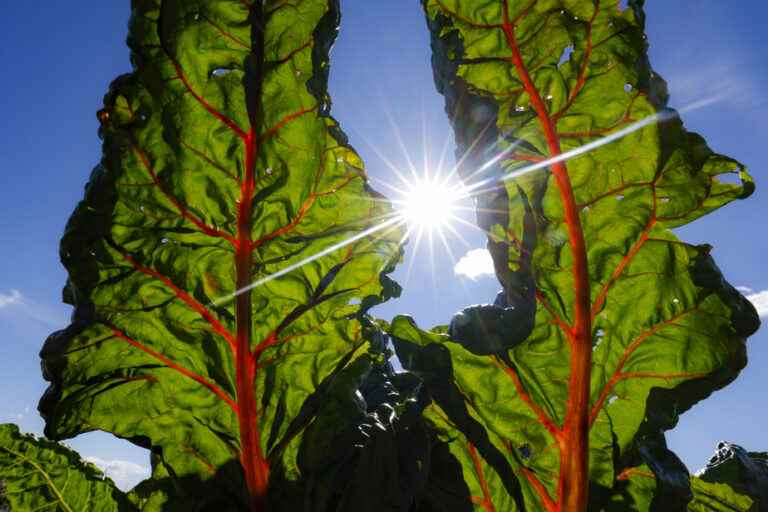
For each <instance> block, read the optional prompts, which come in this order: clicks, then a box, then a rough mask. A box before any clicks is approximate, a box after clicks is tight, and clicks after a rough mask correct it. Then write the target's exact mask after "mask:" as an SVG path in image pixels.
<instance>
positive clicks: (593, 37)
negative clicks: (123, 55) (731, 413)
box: [0, 0, 768, 512]
mask: <svg viewBox="0 0 768 512" xmlns="http://www.w3.org/2000/svg"><path fill="white" fill-rule="evenodd" d="M630 4H631V5H630V8H627V9H622V8H620V5H619V2H618V1H617V0H594V1H592V0H573V1H568V0H540V1H536V0H461V1H459V0H424V1H423V5H424V8H425V11H426V15H427V20H428V26H429V29H430V31H431V34H432V48H433V53H434V56H433V67H434V72H435V78H436V83H437V86H438V89H439V92H440V93H442V94H443V95H444V96H445V98H446V105H447V110H448V112H449V114H450V115H451V119H452V123H453V127H454V129H455V132H456V142H457V148H458V153H459V155H460V162H461V165H460V167H459V170H460V173H461V175H462V178H463V180H464V183H465V185H466V187H467V188H468V190H471V191H472V193H473V195H474V196H475V197H476V203H477V221H478V225H479V226H480V227H481V228H482V229H484V230H485V231H487V233H488V248H489V251H490V252H491V255H492V257H493V260H494V265H495V269H496V275H497V277H498V279H499V282H500V284H501V286H502V288H503V289H502V292H500V294H499V296H498V297H497V299H496V301H495V303H494V304H489V305H481V306H472V307H468V308H466V309H465V310H463V311H462V312H460V313H459V314H457V315H456V316H455V317H454V318H453V319H451V320H450V322H447V323H449V325H446V326H441V327H436V328H434V329H432V330H430V331H425V330H421V329H419V328H418V327H417V326H416V324H415V322H414V321H413V320H412V319H410V318H408V317H398V318H396V319H394V320H393V321H392V322H391V323H386V322H381V321H376V320H374V319H372V318H371V317H370V316H369V314H368V311H369V310H370V308H371V307H373V306H375V305H376V304H378V303H380V302H382V301H384V300H386V299H388V298H390V297H392V296H396V295H397V294H398V293H399V287H398V285H397V284H396V283H394V282H393V281H391V280H390V279H389V278H388V277H387V274H388V273H389V272H391V271H392V270H393V268H394V265H395V263H396V262H397V260H398V259H399V258H400V254H401V251H402V247H401V239H402V236H403V233H402V232H401V229H400V227H399V226H400V224H401V222H399V221H400V219H399V217H398V215H397V214H396V213H395V212H393V211H392V210H391V207H390V206H389V204H388V203H387V202H386V201H385V200H383V198H382V197H381V196H380V195H378V194H377V193H376V192H374V191H373V190H372V189H371V188H370V187H369V186H368V184H367V178H366V174H365V171H364V168H363V164H362V162H361V161H360V158H359V157H358V156H357V154H356V153H355V152H354V150H353V149H352V148H351V147H350V146H349V144H348V142H347V139H346V136H345V135H344V133H343V132H342V131H341V129H340V127H339V126H338V124H337V123H336V121H335V120H334V119H333V118H332V117H330V113H329V110H330V99H329V97H328V93H327V78H328V72H329V60H328V54H329V50H330V47H331V44H332V43H333V40H334V38H335V35H336V31H337V27H338V22H339V5H338V0H299V1H291V2H289V1H278V0H275V1H263V2H262V1H259V0H219V1H214V0H193V1H186V0H185V1H181V0H133V1H132V16H131V23H130V31H129V38H128V43H129V46H130V47H131V51H132V62H133V65H134V71H133V72H132V73H131V74H128V75H124V76H121V77H119V78H117V79H116V80H115V81H114V82H113V84H112V85H111V87H110V90H109V92H108V94H107V95H106V97H105V99H104V108H103V109H102V110H100V111H99V113H98V117H99V120H100V123H101V128H100V135H101V137H102V138H103V141H104V145H103V155H102V159H101V162H100V163H99V165H97V166H96V168H95V169H94V171H93V173H92V175H91V178H90V180H89V182H88V185H87V187H86V192H85V197H84V199H83V201H82V202H81V203H80V204H79V205H78V207H77V208H76V210H75V212H74V213H73V215H72V217H71V218H70V220H69V222H68V224H67V227H66V231H65V234H64V237H63V239H62V243H61V259H62V261H63V263H64V265H65V266H66V268H67V270H68V272H69V280H68V282H67V285H66V287H65V290H64V298H65V301H66V302H67V303H69V304H72V305H73V306H74V314H73V321H72V324H71V325H70V326H69V327H68V328H66V329H65V330H63V331H59V332H57V333H54V334H53V335H51V337H50V338H49V339H48V340H47V341H46V342H45V345H44V347H43V349H42V351H41V357H42V359H43V373H44V377H45V378H46V379H47V380H48V381H49V382H50V387H49V388H48V390H47V391H46V393H45V396H44V397H43V398H42V400H41V402H40V411H41V413H42V414H43V417H44V418H45V420H46V429H45V434H46V437H47V438H49V440H45V439H35V438H33V437H31V436H25V435H22V434H20V433H19V432H18V429H17V428H16V427H15V426H13V425H5V426H2V427H0V508H2V507H3V506H6V507H9V508H10V510H13V511H26V510H39V509H42V508H46V509H48V510H61V511H66V512H70V511H80V510H95V511H102V510H103V511H113V510H120V511H135V510H141V511H155V510H184V511H187V510H232V511H236V510H249V511H282V510H285V511H295V510H306V511H360V510H365V511H369V510H370V511H411V510H412V511H421V512H428V511H471V510H478V511H485V512H490V511H498V512H501V511H516V510H517V511H538V510H546V511H549V512H553V511H584V510H596V511H597V510H610V511H625V510H626V511H631V510H662V511H674V510H693V511H721V510H722V511H728V510H739V511H748V510H751V511H753V512H754V511H756V510H764V509H765V507H766V506H768V497H767V496H766V495H765V494H766V492H765V489H766V487H767V486H768V469H767V468H768V463H767V462H766V461H767V460H768V459H766V456H765V454H761V453H751V452H746V451H744V450H743V449H741V448H739V447H737V446H735V445H726V444H723V445H721V446H720V447H719V452H718V455H717V456H716V457H714V458H713V460H712V462H711V464H710V465H709V466H708V467H707V469H706V471H705V472H704V473H702V474H701V475H699V476H698V477H690V475H689V474H688V471H687V470H686V468H685V466H684V465H683V464H682V463H681V462H680V460H679V459H678V458H677V457H676V456H675V455H674V454H673V453H672V452H671V451H669V450H668V449H667V447H666V442H665V439H664V431H665V430H668V429H670V428H672V427H673V426H674V425H675V423H676V421H677V418H678V416H679V414H681V413H683V412H684V411H685V410H687V409H689V408H690V407H691V406H692V405H693V404H695V403H696V402H698V401H700V400H702V399H704V398H706V397H707V396H708V395H709V394H711V393H712V392H713V391H715V390H717V389H719V388H721V387H723V386H724V385H726V384H728V383H729V382H731V381H732V380H733V379H734V378H735V377H736V376H737V374H738V372H739V371H740V370H741V368H743V366H744V364H745V363H746V349H745V340H746V338H747V337H748V336H749V335H750V334H751V333H753V332H754V331H755V330H756V329H757V327H758V324H759V322H758V319H757V316H756V313H755V311H754V308H753V307H752V305H751V304H750V303H749V302H748V301H747V300H746V299H745V298H744V297H742V296H741V295H740V294H739V293H738V291H736V290H735V289H734V288H733V287H731V286H730V285H729V284H728V283H727V282H726V281H725V280H724V279H723V277H722V275H721V273H720V271H719V270H718V269H717V267H716V266H715V264H714V262H713V260H712V258H711V257H710V255H709V251H710V248H709V247H708V246H693V245H690V244H686V243H685V242H683V241H680V240H679V239H678V238H677V237H676V236H675V235H674V234H673V233H672V231H671V230H672V229H673V228H675V227H678V226H681V225H684V224H686V223H689V222H691V221H693V220H695V219H696V218H698V217H700V216H702V215H705V214H706V213H708V212H710V211H712V210H714V209H716V208H719V207H720V206H723V205H725V204H726V203H728V202H730V201H733V200H735V199H742V198H746V197H747V196H748V195H749V194H750V193H751V192H752V190H753V185H752V181H751V179H750V177H749V175H748V174H747V172H746V170H745V169H744V167H743V166H742V165H741V164H740V163H738V162H737V161H735V160H733V159H730V158H728V157H725V156H722V155H719V154H716V153H714V152H712V151H711V150H710V149H709V148H708V147H707V146H706V144H705V142H704V141H703V139H702V138H701V137H699V136H698V135H695V134H692V133H689V132H687V131H686V130H685V129H684V128H683V125H682V123H681V121H680V119H679V117H678V116H677V114H676V113H675V112H674V111H672V110H670V109H668V108H667V107H666V102H667V94H666V87H665V83H664V81H663V80H662V79H661V78H660V77H659V76H658V75H656V74H655V73H654V72H653V71H652V70H651V68H650V65H649V63H648V60H647V56H646V42H645V37H644V33H643V13H642V5H641V4H642V3H641V2H630ZM727 175H735V176H737V177H738V178H740V182H739V183H737V184H734V183H732V182H731V181H726V180H723V179H722V178H723V177H724V176H727ZM389 338H391V341H392V342H393V343H394V348H395V351H396V353H397V356H398V358H399V361H400V362H401V364H402V365H403V367H404V368H405V370H407V371H405V372H396V371H395V370H394V368H393V366H392V365H391V364H390V363H389V362H388V361H387V359H388V357H389V356H390V355H391V353H390V352H389V348H388V347H389ZM93 430H101V431H105V432H111V433H113V434H114V435H116V436H118V437H121V438H124V439H127V440H129V441H131V442H133V443H135V444H137V445H139V446H142V447H145V448H147V449H149V450H150V453H151V461H152V476H151V478H149V479H148V480H146V481H144V482H142V483H140V484H139V485H138V486H137V487H136V488H134V489H133V490H131V491H130V492H127V493H125V492H122V491H120V490H119V489H117V488H116V487H115V486H114V484H113V483H112V482H111V481H110V480H109V479H104V477H103V475H102V474H101V473H100V472H99V471H98V470H97V469H96V468H95V467H94V466H92V465H90V464H88V463H86V462H83V461H81V460H80V458H79V457H78V456H77V455H76V454H74V453H73V452H71V450H69V449H67V448H66V447H65V446H63V445H61V444H58V443H56V442H54V441H56V440H63V439H68V438H71V437H73V436H76V435H78V434H80V433H83V432H88V431H93ZM760 507H763V508H762V509H761V508H760Z"/></svg>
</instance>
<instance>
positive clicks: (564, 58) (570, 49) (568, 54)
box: [557, 44, 573, 66]
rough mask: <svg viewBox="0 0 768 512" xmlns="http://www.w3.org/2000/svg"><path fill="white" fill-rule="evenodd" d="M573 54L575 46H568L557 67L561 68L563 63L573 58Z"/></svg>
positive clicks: (564, 49)
mask: <svg viewBox="0 0 768 512" xmlns="http://www.w3.org/2000/svg"><path fill="white" fill-rule="evenodd" d="M572 53H573V45H572V44H571V45H568V46H566V47H565V48H563V53H562V54H560V60H559V61H557V65H558V66H560V65H561V64H562V63H563V62H566V61H568V60H569V59H570V58H571V54H572Z"/></svg>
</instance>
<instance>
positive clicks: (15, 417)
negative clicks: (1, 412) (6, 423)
mask: <svg viewBox="0 0 768 512" xmlns="http://www.w3.org/2000/svg"><path fill="white" fill-rule="evenodd" d="M31 410H32V409H31V408H29V407H25V408H24V411H23V412H14V413H11V414H6V416H5V417H6V418H7V419H8V420H10V421H13V422H15V423H21V421H22V420H23V419H24V418H26V417H27V416H28V415H29V413H30V411H31Z"/></svg>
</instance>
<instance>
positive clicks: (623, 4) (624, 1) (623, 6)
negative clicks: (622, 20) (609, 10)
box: [619, 0, 629, 12]
mask: <svg viewBox="0 0 768 512" xmlns="http://www.w3.org/2000/svg"><path fill="white" fill-rule="evenodd" d="M628 7H629V0H619V11H620V12H624V11H626V10H627V8H628Z"/></svg>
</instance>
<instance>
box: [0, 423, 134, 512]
mask: <svg viewBox="0 0 768 512" xmlns="http://www.w3.org/2000/svg"><path fill="white" fill-rule="evenodd" d="M5 505H7V506H9V507H10V510H11V511H24V510H51V511H54V512H77V511H80V510H92V511H94V512H117V511H126V510H133V509H132V507H130V505H129V504H128V500H127V499H126V497H125V496H124V495H123V493H122V492H120V490H119V489H117V488H116V487H115V484H114V483H113V482H112V480H109V479H107V478H105V477H104V474H103V473H102V472H101V471H99V469H98V468H97V467H96V466H94V465H93V464H90V463H87V462H84V461H83V460H81V459H80V456H79V455H77V454H76V453H75V452H73V451H72V450H70V449H68V448H66V447H64V446H62V445H60V444H58V443H54V442H52V441H48V440H46V439H37V438H35V437H34V436H31V435H24V434H21V433H20V432H19V429H18V427H17V426H16V425H8V424H6V425H0V508H3V507H4V506H5Z"/></svg>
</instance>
